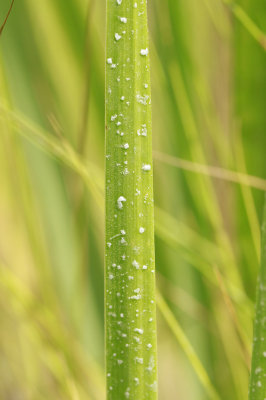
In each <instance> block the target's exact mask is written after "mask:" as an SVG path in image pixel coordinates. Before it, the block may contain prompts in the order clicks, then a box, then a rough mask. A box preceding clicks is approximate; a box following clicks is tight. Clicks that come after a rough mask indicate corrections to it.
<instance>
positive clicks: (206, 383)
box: [156, 291, 220, 400]
mask: <svg viewBox="0 0 266 400" xmlns="http://www.w3.org/2000/svg"><path fill="white" fill-rule="evenodd" d="M156 299H157V305H158V307H159V309H160V311H161V313H162V315H163V317H164V319H165V320H166V322H167V324H168V326H169V327H170V329H171V331H172V332H173V334H174V335H175V337H176V339H177V340H178V342H179V343H180V346H181V347H182V349H183V350H184V352H185V353H186V355H187V357H188V359H189V361H190V363H191V365H192V367H193V368H194V371H195V373H196V374H197V376H198V378H199V380H200V382H201V383H202V385H203V387H204V388H205V390H206V393H207V394H208V397H209V398H210V399H213V400H219V399H220V397H219V395H218V393H217V392H216V389H215V388H214V387H213V385H212V383H211V380H210V378H209V376H208V374H207V372H206V370H205V368H204V366H203V365H202V363H201V361H200V359H199V358H198V356H197V354H196V353H195V351H194V349H193V347H192V346H191V344H190V342H189V340H188V338H187V336H186V335H185V333H184V331H183V330H182V328H181V326H180V325H179V323H178V321H177V320H176V318H175V317H174V315H173V313H172V311H171V310H170V308H169V307H168V305H167V303H166V302H165V300H164V299H163V297H162V296H161V294H160V293H159V292H158V291H157V295H156Z"/></svg>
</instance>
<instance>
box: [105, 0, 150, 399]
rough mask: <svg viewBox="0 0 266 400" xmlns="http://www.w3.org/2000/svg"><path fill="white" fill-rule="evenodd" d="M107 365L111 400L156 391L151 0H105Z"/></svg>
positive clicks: (133, 397)
mask: <svg viewBox="0 0 266 400" xmlns="http://www.w3.org/2000/svg"><path fill="white" fill-rule="evenodd" d="M106 57H107V59H106V260H105V265H106V266H105V268H106V270H105V279H106V281H105V282H106V284H105V291H106V311H105V312H106V372H107V398H108V399H110V400H111V399H118V398H119V399H123V398H124V399H137V398H141V399H143V400H144V399H156V398H157V345H156V304H155V255H154V221H153V220H154V207H153V173H152V170H153V167H152V137H151V87H150V67H149V43H148V30H147V6H146V2H144V1H130V2H126V1H121V0H117V1H114V0H108V1H107V48H106Z"/></svg>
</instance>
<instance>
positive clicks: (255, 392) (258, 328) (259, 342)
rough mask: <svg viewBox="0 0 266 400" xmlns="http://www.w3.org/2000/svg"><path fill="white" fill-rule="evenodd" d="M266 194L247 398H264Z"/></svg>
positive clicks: (265, 348) (261, 399) (260, 399)
mask: <svg viewBox="0 0 266 400" xmlns="http://www.w3.org/2000/svg"><path fill="white" fill-rule="evenodd" d="M265 341H266V196H265V204H264V214H263V223H262V232H261V265H260V272H259V277H258V285H257V301H256V310H255V320H254V332H253V355H252V366H251V377H250V386H249V400H265V398H266V379H265V377H266V344H265Z"/></svg>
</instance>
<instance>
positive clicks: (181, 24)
mask: <svg viewBox="0 0 266 400" xmlns="http://www.w3.org/2000/svg"><path fill="white" fill-rule="evenodd" d="M148 5H149V24H150V37H151V45H152V46H151V67H152V92H153V138H154V150H155V152H154V164H155V201H156V215H155V218H156V220H155V224H156V259H157V284H158V289H159V291H160V294H159V296H158V304H159V308H158V330H159V336H158V349H159V398H160V399H166V398H167V399H168V400H176V399H193V400H194V399H195V400H196V399H197V400H205V399H209V398H210V399H211V398H216V397H215V396H216V394H215V393H218V395H217V396H218V398H220V399H226V400H243V399H247V393H248V379H249V368H250V358H251V343H252V319H253V313H254V301H255V289H256V280H257V273H258V268H259V257H260V228H259V226H260V222H261V219H262V209H263V207H262V204H263V197H264V196H263V189H264V190H265V180H264V179H265V178H266V176H265V175H266V174H265V167H266V161H265V149H266V135H265V127H266V113H265V104H266V80H265V70H266V52H265V43H266V41H265V36H263V31H264V32H266V9H265V2H264V0H257V1H256V2H254V1H252V0H239V1H238V2H237V5H238V6H236V5H235V3H232V2H229V1H221V0H186V1H184V0H181V1H176V0H165V1H160V0H153V1H149V2H148ZM9 6H10V2H9V1H8V0H1V4H0V21H1V22H2V21H3V20H4V19H5V16H6V14H7V11H8V8H9ZM105 19H106V16H105V2H104V1H103V0H97V1H96V0H94V1H93V0H89V1H88V0H86V1H85V0H75V1H74V0H68V1H63V0H46V1H35V0H22V1H15V4H14V8H13V11H12V14H11V15H10V18H9V21H8V23H7V25H6V27H5V30H4V31H3V34H2V36H1V38H0V141H1V143H0V182H1V186H0V187H1V192H0V193H1V195H0V398H1V399H4V400H13V399H22V400H28V399H29V400H30V399H32V400H39V399H40V400H41V399H48V398H49V399H57V400H59V399H62V400H66V399H73V400H83V399H84V400H85V399H86V400H87V399H91V400H98V399H103V398H104V396H105V394H104V392H105V388H104V381H105V378H104V365H103V364H104V362H103V360H104V345H103V344H104V338H103V334H104V326H103V321H104V315H103V301H104V300H103V299H104V295H103V255H104V250H103V249H104V213H103V204H104V202H103V200H104V199H103V175H104V174H103V173H104V170H103V169H104V69H105V51H104V46H105ZM1 22H0V24H1ZM169 156H171V157H169ZM184 160H186V161H189V162H186V161H184ZM202 165H203V166H212V168H206V167H203V166H202ZM213 167H218V168H213ZM230 171H236V172H241V173H242V174H244V175H241V176H240V175H238V174H232V173H231V172H230ZM203 172H204V173H203ZM246 175H249V176H248V177H247V176H246ZM214 176H215V177H214ZM232 176H233V177H234V179H232ZM257 178H261V179H257ZM237 182H239V183H237ZM119 400H120V399H119Z"/></svg>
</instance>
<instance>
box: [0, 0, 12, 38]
mask: <svg viewBox="0 0 266 400" xmlns="http://www.w3.org/2000/svg"><path fill="white" fill-rule="evenodd" d="M14 1H15V0H12V2H11V5H10V8H9V10H8V13H7V15H6V18H5V20H4V22H3V24H2V25H1V26H0V36H1V35H2V33H3V30H4V27H5V25H6V23H7V20H8V17H9V15H10V13H11V10H12V7H13V4H14Z"/></svg>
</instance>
